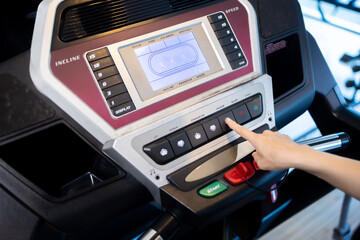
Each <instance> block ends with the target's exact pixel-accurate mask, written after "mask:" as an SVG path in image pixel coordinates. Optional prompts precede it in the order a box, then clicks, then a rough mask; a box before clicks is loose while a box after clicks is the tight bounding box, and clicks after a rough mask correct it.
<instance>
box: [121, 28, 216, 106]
mask: <svg viewBox="0 0 360 240" xmlns="http://www.w3.org/2000/svg"><path fill="white" fill-rule="evenodd" d="M188 32H192V33H193V34H194V37H195V39H196V41H197V44H198V46H199V48H200V50H201V53H202V54H203V56H204V58H205V60H206V63H207V64H208V66H209V69H208V70H207V71H204V72H202V73H199V74H196V75H194V76H192V77H187V78H185V79H182V80H180V81H177V82H175V83H172V84H169V85H166V86H164V87H162V88H160V89H158V90H153V88H152V87H151V84H150V82H149V80H148V78H147V76H146V74H145V72H144V69H143V67H142V65H141V63H140V61H139V59H138V57H137V56H136V53H135V50H136V49H139V48H141V47H144V46H147V45H151V44H154V43H157V42H160V41H164V40H166V39H170V38H173V37H176V36H179V35H182V34H185V33H188ZM118 52H119V54H120V56H121V58H122V60H123V62H124V64H125V66H126V68H127V71H128V73H129V75H130V77H131V80H132V82H133V84H134V85H135V87H136V90H137V92H138V94H139V96H140V98H141V99H142V101H146V100H149V99H151V98H154V97H156V96H159V95H161V94H163V93H167V92H169V91H172V90H174V89H177V88H180V87H183V86H185V85H186V86H189V83H193V82H196V81H197V80H200V79H203V78H205V77H207V76H209V75H211V74H214V73H216V72H219V71H221V70H223V67H222V65H221V63H220V60H219V57H218V56H217V54H216V52H215V50H214V48H213V47H212V44H211V43H210V40H209V37H208V36H207V34H206V32H205V30H204V27H203V23H201V22H200V23H196V24H192V25H189V26H186V27H183V28H180V29H176V30H174V31H171V32H166V33H164V34H161V35H157V36H154V37H151V38H147V39H146V40H142V41H138V42H135V43H132V44H128V45H126V46H122V47H120V48H119V49H118ZM195 85H196V84H195ZM191 86H192V85H191ZM185 89H187V88H184V90H185Z"/></svg>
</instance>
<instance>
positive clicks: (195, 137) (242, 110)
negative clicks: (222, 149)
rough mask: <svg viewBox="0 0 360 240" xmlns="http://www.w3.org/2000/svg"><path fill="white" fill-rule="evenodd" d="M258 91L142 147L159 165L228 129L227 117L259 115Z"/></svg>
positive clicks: (244, 119) (240, 119)
mask: <svg viewBox="0 0 360 240" xmlns="http://www.w3.org/2000/svg"><path fill="white" fill-rule="evenodd" d="M262 106H263V105H262V96H261V94H257V95H254V96H252V97H249V98H247V99H245V100H243V101H241V102H239V103H236V104H234V105H232V106H230V107H228V108H226V109H224V110H221V111H220V112H217V113H215V114H213V115H210V116H208V117H206V118H205V119H202V120H200V121H197V122H195V123H193V124H191V125H190V126H187V127H185V128H183V129H181V130H178V131H176V132H175V133H172V134H170V135H167V136H165V137H163V138H161V139H158V140H156V141H154V142H152V143H149V144H147V145H146V146H144V147H143V151H144V152H145V153H146V154H147V155H148V156H149V157H151V158H152V159H153V160H154V161H155V162H156V163H158V164H160V165H164V164H167V163H169V162H171V161H173V160H174V159H176V158H178V157H180V156H182V155H184V154H186V153H188V152H189V151H191V150H194V149H196V148H198V147H200V146H202V145H204V144H206V143H208V142H209V141H211V140H214V139H215V138H218V137H220V136H222V135H224V134H226V133H228V132H229V131H230V130H231V129H230V128H229V127H228V126H227V124H226V123H225V119H226V118H227V117H229V118H231V119H233V120H234V121H236V122H237V123H239V124H245V123H247V122H249V121H251V120H253V119H256V118H258V117H260V116H261V114H262V112H263V107H262Z"/></svg>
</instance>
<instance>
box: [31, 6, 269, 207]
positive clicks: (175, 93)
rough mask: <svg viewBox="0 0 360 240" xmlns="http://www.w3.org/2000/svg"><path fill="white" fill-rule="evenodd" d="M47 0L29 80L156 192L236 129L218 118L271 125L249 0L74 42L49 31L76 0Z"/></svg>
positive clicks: (202, 172) (204, 173)
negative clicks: (177, 172) (172, 176)
mask: <svg viewBox="0 0 360 240" xmlns="http://www.w3.org/2000/svg"><path fill="white" fill-rule="evenodd" d="M47 2H48V3H49V4H45V5H43V7H42V8H40V9H39V11H38V17H37V19H39V20H38V21H37V23H36V26H35V29H34V39H33V45H32V47H31V60H30V74H31V77H32V79H33V82H34V84H35V86H36V87H37V88H38V89H39V90H40V92H42V93H43V94H44V95H46V96H47V97H48V98H50V99H51V100H52V101H53V102H54V103H55V104H57V105H58V106H59V107H60V108H61V109H62V110H63V111H64V112H66V113H67V114H68V115H69V116H70V117H71V118H72V119H74V120H75V121H76V122H77V124H79V125H80V126H81V127H82V128H83V129H85V130H86V131H87V132H88V134H89V135H91V136H92V137H93V138H95V139H96V140H97V142H98V143H99V145H101V146H102V147H101V150H102V151H104V152H105V153H106V154H107V155H108V156H109V157H110V158H111V159H112V160H113V161H114V162H115V163H117V164H118V165H120V166H121V167H122V168H123V169H125V170H126V171H128V172H129V173H131V174H132V175H133V176H135V177H136V178H137V179H138V180H139V181H140V182H141V183H143V184H144V185H145V186H146V187H147V189H148V190H149V191H150V192H151V193H152V195H153V196H154V199H155V200H156V201H158V202H161V200H160V189H161V188H162V187H163V186H166V185H168V184H171V182H170V181H169V179H170V178H169V176H170V175H171V174H173V173H174V172H176V171H179V170H181V169H183V168H185V167H189V166H192V165H194V164H195V163H197V162H198V161H199V160H200V159H202V160H201V161H204V158H207V157H208V156H209V155H211V154H212V153H214V152H216V151H218V150H219V149H221V148H223V147H225V146H227V145H231V144H233V143H234V141H236V140H237V139H239V138H240V136H238V135H237V134H236V133H234V132H233V131H230V129H229V128H228V127H227V126H226V124H225V122H224V121H225V118H226V117H230V118H232V119H234V120H236V121H237V122H238V123H240V124H244V125H245V126H246V127H248V128H250V129H257V128H260V127H261V126H264V125H266V126H267V128H270V129H271V128H273V127H274V126H275V123H274V122H275V121H274V106H273V95H272V83H271V78H270V76H268V75H264V74H263V72H262V64H261V54H260V45H259V36H258V29H257V18H256V15H255V10H254V9H253V7H252V5H251V4H250V3H249V2H248V1H247V0H225V1H212V2H209V3H206V4H201V6H200V5H199V6H198V7H196V8H192V7H189V8H188V9H186V10H184V11H183V10H178V11H175V12H173V13H171V14H167V15H163V16H159V17H156V18H153V19H150V20H149V19H146V20H144V21H140V22H138V23H136V24H133V25H129V26H124V27H121V28H119V29H114V30H112V31H108V32H103V33H101V34H95V35H93V36H91V37H83V38H79V39H78V40H74V41H72V40H67V41H65V40H62V39H64V38H61V37H58V36H56V31H55V30H58V29H60V30H61V27H60V25H61V21H62V19H64V18H62V14H63V13H64V14H66V7H68V6H67V4H70V5H71V4H78V3H76V1H74V2H68V3H65V2H63V1H62V0H47ZM90 2H91V1H90ZM50 3H51V4H50ZM104 4H107V2H104ZM89 6H91V4H90V3H89ZM82 7H84V8H86V7H87V5H86V4H84V5H82ZM89 14H95V13H94V12H91V11H89ZM56 18H57V20H56V21H54V19H56ZM90 18H91V16H90ZM54 29H55V30H54ZM60 30H59V31H60ZM70 30H72V29H69V31H70ZM82 30H83V29H82ZM66 39H67V38H66ZM244 146H245V145H243V146H242V147H239V148H236V149H233V150H231V154H230V155H231V156H230V155H229V158H226V160H224V161H216V160H214V159H209V161H207V163H206V162H205V163H203V164H204V165H202V166H204V167H202V168H201V167H200V168H199V169H196V170H195V169H194V171H191V173H189V174H188V175H186V176H184V179H183V180H184V181H185V182H196V181H198V180H199V179H202V178H207V177H208V176H210V175H212V174H214V173H216V172H218V171H222V170H224V169H225V168H227V167H229V166H230V165H232V164H234V163H235V162H237V161H240V160H241V158H242V157H243V156H246V155H247V154H249V152H250V151H251V148H249V147H247V149H245V147H244ZM195 165H196V164H195ZM208 166H210V167H208ZM185 179H186V180H185Z"/></svg>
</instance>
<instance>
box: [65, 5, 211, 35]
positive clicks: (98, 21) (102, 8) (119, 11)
mask: <svg viewBox="0 0 360 240" xmlns="http://www.w3.org/2000/svg"><path fill="white" fill-rule="evenodd" d="M213 1H216V0H192V1H190V0H185V1H180V0H103V1H100V0H97V1H91V2H87V3H84V4H79V5H74V6H72V7H68V8H66V9H65V10H64V11H63V13H62V16H61V24H60V29H59V38H60V40H61V41H63V42H70V41H73V40H77V39H81V38H84V37H89V36H93V35H96V34H100V33H104V32H108V31H111V30H115V29H118V28H121V27H125V26H128V25H131V24H135V23H138V22H141V21H145V20H148V19H152V18H155V17H158V16H162V15H165V14H168V13H172V12H176V11H178V10H182V9H185V8H189V7H193V6H195V5H200V4H203V3H207V2H213Z"/></svg>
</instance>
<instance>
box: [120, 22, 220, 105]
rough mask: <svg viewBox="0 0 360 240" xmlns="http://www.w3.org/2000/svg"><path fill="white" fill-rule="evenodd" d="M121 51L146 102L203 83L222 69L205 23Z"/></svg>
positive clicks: (156, 37) (138, 43)
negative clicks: (207, 33) (206, 31)
mask: <svg viewBox="0 0 360 240" xmlns="http://www.w3.org/2000/svg"><path fill="white" fill-rule="evenodd" d="M154 35H155V34H154ZM119 52H120V55H121V57H122V59H123V61H124V63H125V65H126V68H127V70H128V72H129V74H130V77H131V80H132V82H133V83H134V85H135V87H136V89H137V91H138V93H139V96H140V98H141V99H142V100H144V101H145V100H147V99H150V98H153V97H157V96H159V95H161V94H163V93H166V92H169V91H173V90H174V89H177V88H178V89H179V90H178V91H183V90H186V89H188V88H191V87H193V86H195V85H196V84H201V83H202V82H204V81H207V78H206V77H207V76H209V75H211V74H213V73H216V72H218V71H221V70H222V69H223V67H222V65H221V64H220V62H219V59H218V57H217V55H216V53H215V51H214V50H213V47H212V45H211V43H210V41H209V38H208V36H207V35H206V33H205V31H204V28H203V26H202V24H194V25H191V26H187V27H184V28H180V29H176V30H173V31H170V32H165V33H162V34H159V35H155V36H152V37H147V38H145V39H144V40H141V41H137V42H133V43H132V44H129V45H125V46H123V47H121V48H119ZM201 80H202V81H201ZM194 82H197V83H196V84H195V83H194ZM190 83H194V84H190Z"/></svg>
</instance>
